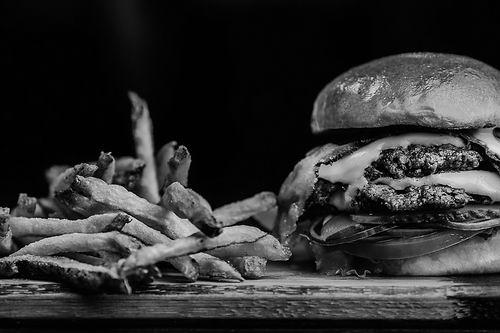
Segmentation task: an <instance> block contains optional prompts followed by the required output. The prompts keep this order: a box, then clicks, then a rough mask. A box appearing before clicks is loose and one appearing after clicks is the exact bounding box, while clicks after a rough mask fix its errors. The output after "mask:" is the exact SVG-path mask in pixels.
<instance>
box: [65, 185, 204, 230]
mask: <svg viewBox="0 0 500 333" xmlns="http://www.w3.org/2000/svg"><path fill="white" fill-rule="evenodd" d="M72 189H73V190H74V191H73V192H67V193H66V194H65V195H64V196H66V197H65V198H61V200H65V202H66V203H67V204H68V205H70V206H72V208H73V209H74V210H75V211H77V212H78V213H81V214H85V213H86V214H96V213H99V212H106V211H116V210H121V211H124V212H126V213H128V214H130V215H132V216H133V217H135V218H137V219H138V220H140V221H142V222H143V223H145V224H146V225H148V226H150V227H151V228H153V229H156V230H158V231H160V232H162V233H164V234H165V235H167V236H168V237H170V238H173V239H175V238H180V237H186V236H189V235H191V234H193V233H195V232H197V231H199V230H198V229H197V228H196V227H195V226H194V225H192V224H191V223H190V222H189V221H188V220H185V219H180V218H179V217H177V216H176V215H175V214H174V213H173V212H171V211H168V210H167V209H165V208H163V207H161V206H158V205H155V204H152V203H150V202H149V201H147V200H145V199H143V198H141V197H138V196H137V195H135V194H134V193H132V192H129V191H127V190H126V189H125V188H123V187H122V186H118V185H108V184H106V183H105V182H103V181H102V180H101V179H97V178H94V177H87V178H84V177H80V176H77V177H76V178H75V181H74V182H73V185H72ZM75 192H77V193H75Z"/></svg>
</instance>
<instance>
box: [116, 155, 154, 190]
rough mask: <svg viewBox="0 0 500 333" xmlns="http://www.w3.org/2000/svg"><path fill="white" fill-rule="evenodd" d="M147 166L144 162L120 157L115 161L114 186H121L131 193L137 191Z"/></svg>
mask: <svg viewBox="0 0 500 333" xmlns="http://www.w3.org/2000/svg"><path fill="white" fill-rule="evenodd" d="M145 166H146V164H145V163H144V161H143V160H141V159H138V158H133V157H129V156H127V157H120V158H118V159H117V160H116V161H115V175H114V177H113V184H117V185H121V186H123V187H125V188H126V189H127V190H129V191H135V189H136V188H137V186H138V184H139V182H140V179H141V177H142V172H143V171H144V167H145Z"/></svg>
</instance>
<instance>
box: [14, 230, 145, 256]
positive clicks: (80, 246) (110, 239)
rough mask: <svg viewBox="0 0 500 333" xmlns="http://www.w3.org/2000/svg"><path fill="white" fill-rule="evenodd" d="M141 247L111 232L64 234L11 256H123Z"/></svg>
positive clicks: (36, 243)
mask: <svg viewBox="0 0 500 333" xmlns="http://www.w3.org/2000/svg"><path fill="white" fill-rule="evenodd" d="M140 247H141V243H140V242H139V241H137V240H136V239H135V238H132V237H130V236H127V235H124V234H121V233H120V232H118V231H111V232H105V233H96V234H64V235H59V236H53V237H48V238H43V239H40V240H39V241H37V242H34V243H30V244H28V245H26V246H24V247H22V248H21V249H19V250H17V251H16V252H14V253H13V254H11V255H12V256H21V255H25V254H32V255H37V256H50V255H55V254H59V253H65V252H97V251H110V252H117V253H121V254H124V255H128V254H130V252H131V251H134V250H137V249H139V248H140Z"/></svg>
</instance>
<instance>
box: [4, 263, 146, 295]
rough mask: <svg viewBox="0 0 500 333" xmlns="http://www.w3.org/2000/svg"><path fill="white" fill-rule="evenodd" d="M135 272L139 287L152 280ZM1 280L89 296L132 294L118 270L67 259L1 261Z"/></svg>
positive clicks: (135, 279)
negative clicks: (37, 282) (43, 283)
mask: <svg viewBox="0 0 500 333" xmlns="http://www.w3.org/2000/svg"><path fill="white" fill-rule="evenodd" d="M136 273H137V275H136V276H129V279H132V280H133V281H135V282H136V284H138V283H142V282H147V281H149V274H150V273H149V271H136ZM0 277H2V278H29V279H41V280H49V281H55V282H62V283H64V284H67V285H69V286H71V287H73V288H75V289H77V290H79V291H81V292H86V293H95V292H114V293H122V294H130V293H131V292H132V289H131V287H130V286H129V284H128V281H127V280H125V279H122V278H120V276H119V275H118V274H117V272H116V269H115V268H111V269H110V268H106V267H103V266H93V265H89V264H85V263H81V262H78V261H76V260H72V259H68V258H64V257H40V256H33V255H23V256H16V257H13V256H9V257H5V258H1V259H0Z"/></svg>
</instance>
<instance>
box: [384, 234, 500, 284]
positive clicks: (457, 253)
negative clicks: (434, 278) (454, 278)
mask: <svg viewBox="0 0 500 333" xmlns="http://www.w3.org/2000/svg"><path fill="white" fill-rule="evenodd" d="M376 270H379V271H380V273H382V274H388V275H456V274H483V273H500V235H499V234H496V235H495V236H493V237H491V238H489V239H486V240H485V239H484V238H481V237H474V238H472V239H470V240H468V241H466V242H463V243H461V244H458V245H455V246H452V247H450V248H448V249H445V250H442V251H439V252H436V253H433V254H429V255H426V256H422V257H417V258H412V259H406V260H386V261H382V262H380V263H379V264H377V265H376Z"/></svg>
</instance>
